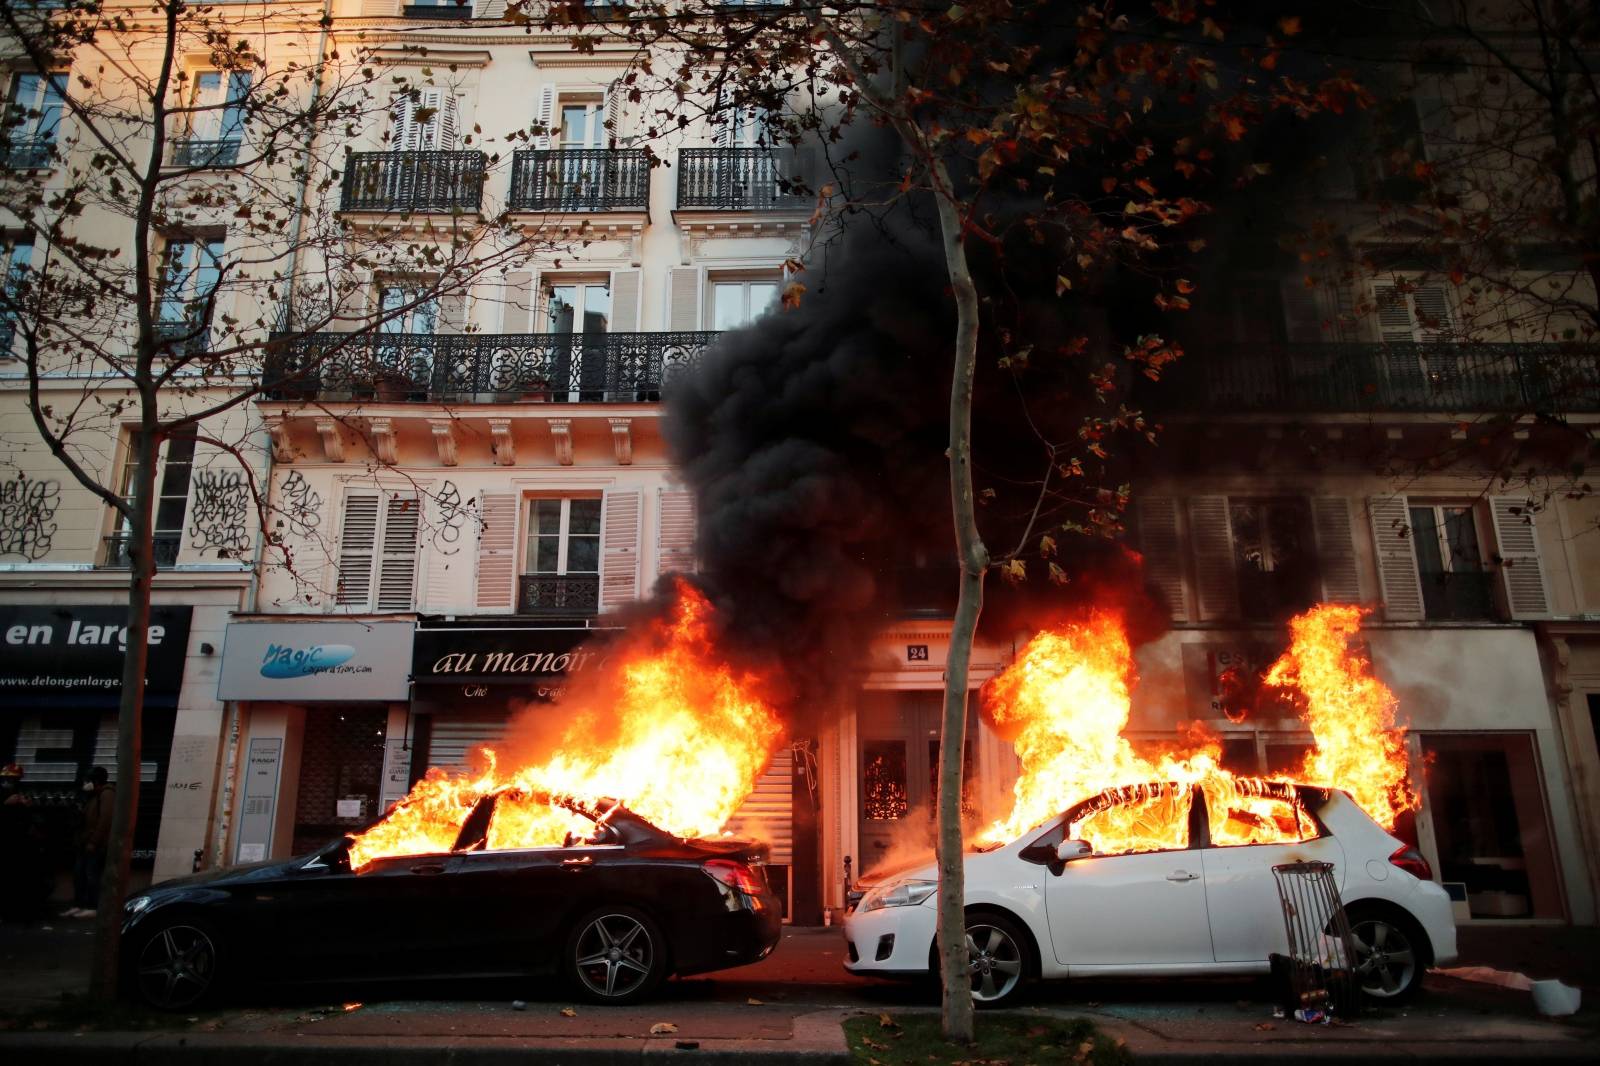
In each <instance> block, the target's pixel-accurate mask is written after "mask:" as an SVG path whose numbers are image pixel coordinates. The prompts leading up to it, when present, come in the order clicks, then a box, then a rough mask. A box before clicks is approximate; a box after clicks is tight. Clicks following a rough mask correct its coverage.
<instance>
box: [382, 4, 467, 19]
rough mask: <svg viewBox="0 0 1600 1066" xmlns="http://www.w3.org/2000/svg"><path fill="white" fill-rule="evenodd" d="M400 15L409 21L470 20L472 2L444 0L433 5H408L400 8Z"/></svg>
mask: <svg viewBox="0 0 1600 1066" xmlns="http://www.w3.org/2000/svg"><path fill="white" fill-rule="evenodd" d="M400 14H401V16H402V17H404V18H408V19H435V20H440V19H470V18H471V17H472V3H471V0H461V2H460V3H457V2H456V0H442V2H438V3H431V4H406V5H404V6H403V7H401V8H400Z"/></svg>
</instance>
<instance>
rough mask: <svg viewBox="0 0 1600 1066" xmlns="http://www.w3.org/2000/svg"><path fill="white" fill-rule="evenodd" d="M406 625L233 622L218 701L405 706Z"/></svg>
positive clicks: (408, 628) (407, 669) (408, 642)
mask: <svg viewBox="0 0 1600 1066" xmlns="http://www.w3.org/2000/svg"><path fill="white" fill-rule="evenodd" d="M414 628H415V627H414V626H413V624H412V623H410V622H233V623H231V624H229V626H228V637H227V642H226V644H225V645H224V647H223V651H222V674H221V677H220V678H219V679H218V682H217V698H218V699H223V700H296V701H302V702H303V701H306V700H317V701H327V700H404V699H407V698H408V697H409V695H410V692H409V688H408V677H407V674H408V673H409V672H410V666H411V640H412V632H413V630H414Z"/></svg>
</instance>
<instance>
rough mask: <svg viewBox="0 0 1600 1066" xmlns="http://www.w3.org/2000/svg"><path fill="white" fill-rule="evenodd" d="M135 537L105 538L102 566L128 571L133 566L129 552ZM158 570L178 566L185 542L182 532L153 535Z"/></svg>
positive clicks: (118, 534)
mask: <svg viewBox="0 0 1600 1066" xmlns="http://www.w3.org/2000/svg"><path fill="white" fill-rule="evenodd" d="M132 539H133V535H132V534H131V533H113V534H112V535H111V536H109V537H106V538H104V540H105V554H104V555H103V556H102V557H101V562H100V566H101V567H102V568H103V569H107V570H126V569H128V568H129V567H130V566H132V565H133V560H132V558H131V557H130V554H129V550H130V547H131V543H132ZM152 539H153V542H154V548H155V557H156V569H157V570H170V569H171V568H172V567H174V566H177V565H178V546H179V544H180V543H181V542H182V540H183V531H182V530H177V529H174V530H167V531H161V530H157V531H156V532H155V534H154V535H153V538H152Z"/></svg>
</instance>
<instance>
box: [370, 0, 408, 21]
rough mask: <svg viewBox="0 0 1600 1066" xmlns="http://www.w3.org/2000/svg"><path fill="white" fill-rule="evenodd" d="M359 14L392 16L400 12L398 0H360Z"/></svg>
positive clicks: (371, 16) (379, 16)
mask: <svg viewBox="0 0 1600 1066" xmlns="http://www.w3.org/2000/svg"><path fill="white" fill-rule="evenodd" d="M361 14H362V15H364V16H366V17H367V18H392V17H394V16H396V15H398V14H400V0H361Z"/></svg>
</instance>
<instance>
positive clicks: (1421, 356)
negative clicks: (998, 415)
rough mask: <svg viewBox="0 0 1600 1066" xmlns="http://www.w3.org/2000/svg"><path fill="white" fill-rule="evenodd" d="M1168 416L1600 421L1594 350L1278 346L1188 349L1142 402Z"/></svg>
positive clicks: (1598, 363) (1598, 353)
mask: <svg viewBox="0 0 1600 1066" xmlns="http://www.w3.org/2000/svg"><path fill="white" fill-rule="evenodd" d="M1149 403H1150V406H1151V407H1152V408H1154V409H1157V410H1161V411H1170V412H1185V411H1193V412H1245V411H1261V412H1284V413H1329V414H1331V413H1365V412H1416V413H1428V412H1436V413H1447V414H1460V413H1493V412H1537V413H1541V414H1560V413H1595V412H1600V348H1595V347H1586V346H1580V345H1565V344H1448V343H1438V344H1287V345H1275V346H1271V347H1256V348H1249V347H1238V348H1233V349H1230V350H1228V351H1206V350H1202V349H1198V348H1197V349H1195V350H1193V351H1191V353H1190V355H1189V356H1188V357H1186V358H1185V359H1183V360H1182V361H1180V362H1179V363H1178V364H1177V365H1176V367H1174V368H1173V370H1172V371H1171V372H1170V373H1169V374H1167V375H1165V378H1164V380H1163V382H1162V383H1161V384H1160V385H1159V386H1157V387H1156V389H1155V390H1154V392H1153V395H1151V397H1150V399H1149Z"/></svg>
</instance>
